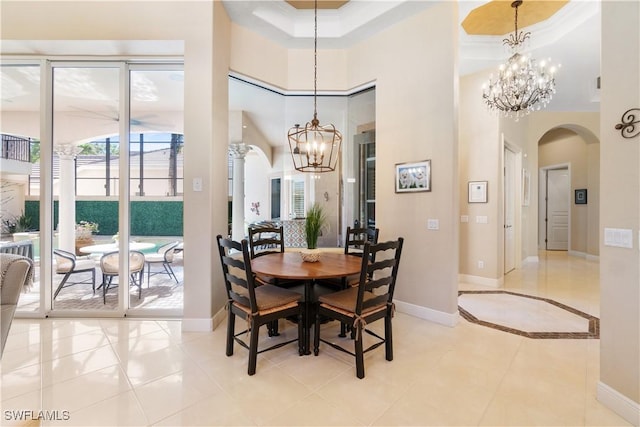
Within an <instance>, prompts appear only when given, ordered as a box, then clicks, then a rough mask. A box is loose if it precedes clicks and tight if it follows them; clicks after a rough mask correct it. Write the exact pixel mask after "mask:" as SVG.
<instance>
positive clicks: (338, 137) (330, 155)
mask: <svg viewBox="0 0 640 427" xmlns="http://www.w3.org/2000/svg"><path fill="white" fill-rule="evenodd" d="M313 38H314V46H313V58H314V67H313V119H312V120H311V121H310V122H307V124H306V125H305V126H304V127H301V126H300V125H299V124H296V125H294V126H293V127H292V128H291V129H289V133H288V134H287V137H288V139H289V148H290V149H291V157H292V158H293V166H294V168H295V169H296V170H298V171H300V172H311V173H322V172H331V171H334V170H335V168H336V164H337V161H338V156H339V154H340V145H341V144H342V134H341V133H340V132H339V131H338V130H336V127H335V126H334V125H332V124H328V125H320V121H319V120H318V102H317V97H318V95H317V93H318V0H315V2H314V37H313Z"/></svg>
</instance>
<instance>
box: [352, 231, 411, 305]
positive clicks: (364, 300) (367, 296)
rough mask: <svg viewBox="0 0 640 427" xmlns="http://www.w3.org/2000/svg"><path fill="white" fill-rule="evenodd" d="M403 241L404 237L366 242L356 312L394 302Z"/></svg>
mask: <svg viewBox="0 0 640 427" xmlns="http://www.w3.org/2000/svg"><path fill="white" fill-rule="evenodd" d="M403 243H404V239H403V238H402V237H399V238H398V239H397V240H392V241H387V242H382V243H377V244H371V243H369V242H366V243H365V245H364V249H363V257H362V267H361V271H360V284H359V287H358V298H357V300H356V309H355V312H356V314H358V315H361V314H362V312H363V311H366V310H367V309H368V308H371V307H375V306H379V305H382V304H387V303H388V304H391V303H392V302H393V293H394V291H395V285H396V277H397V275H398V267H399V265H400V255H401V254H402V244H403ZM368 260H375V261H368ZM385 287H386V289H384V288H385ZM383 290H384V291H383Z"/></svg>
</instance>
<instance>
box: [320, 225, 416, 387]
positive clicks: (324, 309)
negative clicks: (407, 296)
mask: <svg viewBox="0 0 640 427" xmlns="http://www.w3.org/2000/svg"><path fill="white" fill-rule="evenodd" d="M403 242H404V239H403V238H402V237H399V238H398V240H395V241H388V242H383V243H378V244H371V243H368V242H367V243H365V244H364V248H363V252H362V254H363V255H362V256H363V258H362V268H361V269H360V282H359V284H358V286H355V287H349V288H347V289H344V290H341V291H338V292H333V293H329V294H325V295H321V296H320V297H319V299H318V300H319V305H318V307H317V314H316V322H315V334H314V345H313V352H314V354H315V355H316V356H317V355H318V353H319V351H320V341H322V342H323V343H325V344H328V345H330V346H332V347H334V348H336V349H338V350H340V351H343V352H345V353H348V354H350V355H352V356H354V357H355V359H356V376H357V377H358V378H364V353H366V352H368V351H371V350H373V349H375V348H377V347H379V346H380V345H382V344H385V356H386V359H387V360H389V361H391V360H393V342H392V328H391V318H392V317H393V314H394V309H395V308H394V304H393V293H394V291H395V287H396V277H397V275H398V267H399V266H400V255H401V253H402V244H403ZM369 259H374V260H375V261H373V262H369V261H368V260H369ZM322 318H325V319H333V320H338V321H340V322H341V323H344V324H349V325H351V326H352V328H353V330H354V331H355V336H354V341H353V342H354V346H355V351H354V352H352V351H350V350H348V349H346V348H345V347H344V346H341V345H339V344H336V343H334V342H332V341H328V340H324V339H322V338H321V337H320V329H321V328H320V323H321V322H320V321H321V319H322ZM380 319H384V337H381V336H379V335H378V334H376V333H375V332H373V331H371V329H367V328H366V326H367V325H370V324H371V323H373V322H375V321H377V320H380ZM364 333H367V334H369V335H372V336H373V337H375V338H377V340H376V342H375V343H374V344H372V345H371V346H369V347H368V348H366V349H364V345H363V334H364ZM346 339H348V338H346Z"/></svg>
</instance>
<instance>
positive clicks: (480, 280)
mask: <svg viewBox="0 0 640 427" xmlns="http://www.w3.org/2000/svg"><path fill="white" fill-rule="evenodd" d="M458 281H459V282H461V283H469V284H471V285H481V286H489V287H492V288H496V289H498V288H501V287H502V286H503V285H504V277H500V278H498V279H490V278H488V277H482V276H472V275H470V274H458Z"/></svg>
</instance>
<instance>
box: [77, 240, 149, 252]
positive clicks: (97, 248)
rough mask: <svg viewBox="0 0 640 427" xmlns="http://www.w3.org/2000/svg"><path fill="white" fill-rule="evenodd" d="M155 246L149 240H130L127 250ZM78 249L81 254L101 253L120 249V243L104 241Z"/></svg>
mask: <svg viewBox="0 0 640 427" xmlns="http://www.w3.org/2000/svg"><path fill="white" fill-rule="evenodd" d="M155 246H156V245H155V243H149V242H130V243H129V250H132V251H144V250H145V249H151V248H153V247H155ZM78 250H79V251H80V252H82V253H83V254H103V253H107V252H113V251H117V250H120V245H119V244H118V243H105V244H101V245H90V246H83V247H81V248H79V249H78Z"/></svg>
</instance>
